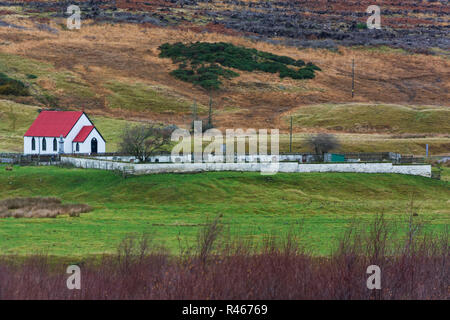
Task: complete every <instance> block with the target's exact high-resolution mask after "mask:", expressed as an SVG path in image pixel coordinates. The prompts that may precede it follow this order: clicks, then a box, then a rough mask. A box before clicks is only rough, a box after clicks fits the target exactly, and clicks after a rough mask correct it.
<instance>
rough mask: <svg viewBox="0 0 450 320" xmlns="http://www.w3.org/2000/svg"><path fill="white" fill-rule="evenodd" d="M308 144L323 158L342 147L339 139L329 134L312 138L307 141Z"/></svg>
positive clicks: (321, 134) (320, 134)
mask: <svg viewBox="0 0 450 320" xmlns="http://www.w3.org/2000/svg"><path fill="white" fill-rule="evenodd" d="M306 144H307V145H308V146H309V147H310V148H312V149H313V150H314V152H315V153H316V154H320V155H322V156H323V154H324V153H327V152H329V151H331V150H335V149H337V148H339V146H340V143H339V141H338V139H337V138H336V137H335V136H334V135H332V134H328V133H319V134H317V135H313V136H310V137H308V138H307V139H306Z"/></svg>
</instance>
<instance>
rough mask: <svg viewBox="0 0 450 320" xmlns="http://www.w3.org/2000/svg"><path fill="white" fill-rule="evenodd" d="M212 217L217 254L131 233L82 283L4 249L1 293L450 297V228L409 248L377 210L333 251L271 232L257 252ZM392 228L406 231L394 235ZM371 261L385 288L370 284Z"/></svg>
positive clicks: (89, 261)
mask: <svg viewBox="0 0 450 320" xmlns="http://www.w3.org/2000/svg"><path fill="white" fill-rule="evenodd" d="M218 220H219V219H218V218H215V219H214V220H213V221H211V222H209V223H208V224H207V226H206V227H205V228H204V229H202V230H201V231H200V234H199V239H202V240H201V241H200V242H199V243H200V244H202V245H200V247H199V249H202V248H203V250H200V252H206V253H205V255H204V256H205V257H210V258H211V257H214V259H204V260H202V259H199V258H198V255H197V254H195V255H192V256H190V257H186V256H181V255H180V256H170V255H169V254H168V253H167V251H165V250H163V249H161V247H158V246H155V245H153V244H152V243H153V242H152V241H151V240H152V238H151V236H148V235H142V236H137V235H134V236H127V237H126V238H125V239H124V241H123V242H122V243H121V244H120V246H119V247H118V252H117V254H116V255H104V256H103V257H102V258H101V259H100V260H99V259H98V257H97V258H95V257H94V258H86V259H84V261H83V265H82V274H83V275H82V288H83V290H67V288H66V287H65V283H66V280H67V274H66V273H65V268H66V267H67V265H62V264H60V262H53V261H51V260H50V258H49V257H47V256H45V255H37V256H34V257H33V256H32V257H28V258H26V259H25V260H23V258H20V257H17V259H11V257H10V256H8V257H1V256H0V283H2V287H1V289H0V299H114V300H115V299H158V300H161V299H194V300H223V299H227V300H231V299H233V300H236V299H237V300H257V299H267V300H273V299H295V300H298V299H308V300H309V299H358V300H360V299H368V300H369V299H386V300H398V299H402V300H403V299H427V300H428V299H442V300H448V299H449V292H448V287H449V271H450V259H449V250H448V246H449V233H448V229H446V230H444V232H442V233H440V234H439V235H432V234H426V233H420V234H419V233H416V234H415V236H414V243H415V245H414V246H410V245H408V243H405V241H404V240H405V239H408V238H409V231H408V229H409V222H408V221H406V220H404V221H403V222H402V224H401V225H397V224H396V223H395V224H392V223H391V221H390V220H386V218H385V217H384V216H383V215H382V214H380V215H377V216H376V217H375V218H374V219H373V220H372V221H371V222H370V223H369V224H368V225H363V224H360V223H359V222H355V223H354V224H352V225H351V226H350V227H349V229H348V230H347V232H346V233H345V236H343V237H342V239H341V240H340V245H339V246H338V248H337V250H335V251H334V252H333V253H332V254H330V255H328V256H312V255H307V254H305V253H303V252H301V251H298V250H297V249H295V248H297V247H298V242H299V241H301V239H298V238H296V236H292V235H290V234H288V235H287V236H286V238H285V239H281V238H279V237H273V236H270V237H267V238H266V239H265V241H264V243H262V244H261V245H262V246H259V248H260V249H261V248H263V249H262V250H255V248H256V247H255V246H251V245H249V243H247V242H241V243H238V242H234V244H226V245H225V246H213V245H212V244H214V243H216V241H217V239H218V230H219V226H220V222H219V221H218ZM397 227H401V228H402V230H405V232H404V233H403V234H401V235H400V238H399V237H398V236H399V235H398V234H396V233H393V230H396V229H397ZM212 247H214V255H211V254H210V253H211V252H212V251H211V248H212ZM406 247H407V248H408V250H405V248H406ZM373 264H375V265H378V266H379V267H380V269H381V272H382V274H381V281H382V287H381V290H369V289H368V288H367V286H366V281H367V278H368V275H367V274H366V270H367V267H368V266H369V265H373Z"/></svg>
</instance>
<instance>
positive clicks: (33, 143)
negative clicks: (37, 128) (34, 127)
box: [31, 137, 36, 151]
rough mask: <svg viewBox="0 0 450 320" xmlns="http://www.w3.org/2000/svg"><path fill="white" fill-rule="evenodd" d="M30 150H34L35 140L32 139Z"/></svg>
mask: <svg viewBox="0 0 450 320" xmlns="http://www.w3.org/2000/svg"><path fill="white" fill-rule="evenodd" d="M31 150H33V151H34V150H36V140H34V137H33V139H31Z"/></svg>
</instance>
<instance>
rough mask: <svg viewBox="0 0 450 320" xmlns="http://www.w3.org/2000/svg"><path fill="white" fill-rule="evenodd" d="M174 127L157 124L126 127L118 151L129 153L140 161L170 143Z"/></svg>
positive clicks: (145, 159)
mask: <svg viewBox="0 0 450 320" xmlns="http://www.w3.org/2000/svg"><path fill="white" fill-rule="evenodd" d="M174 129H175V127H173V126H166V127H163V126H161V125H157V124H148V125H140V126H134V127H126V128H125V129H124V131H123V133H122V137H121V141H120V143H119V149H120V152H123V153H126V154H131V155H133V156H135V157H136V158H137V159H139V160H140V161H142V162H145V161H147V160H148V158H149V157H150V156H151V155H153V154H155V153H156V152H159V151H162V147H163V146H165V145H167V144H169V143H170V137H171V134H172V132H173V130H174Z"/></svg>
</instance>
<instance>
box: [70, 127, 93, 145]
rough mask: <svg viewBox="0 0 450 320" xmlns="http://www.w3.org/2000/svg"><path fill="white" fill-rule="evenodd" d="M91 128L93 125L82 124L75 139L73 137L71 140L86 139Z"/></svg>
mask: <svg viewBox="0 0 450 320" xmlns="http://www.w3.org/2000/svg"><path fill="white" fill-rule="evenodd" d="M93 129H94V126H84V127H83V128H81V130H80V132H79V133H78V135H77V136H76V137H75V139H73V142H84V140H86V138H87V137H88V136H89V134H90V133H91V131H92V130H93Z"/></svg>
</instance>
